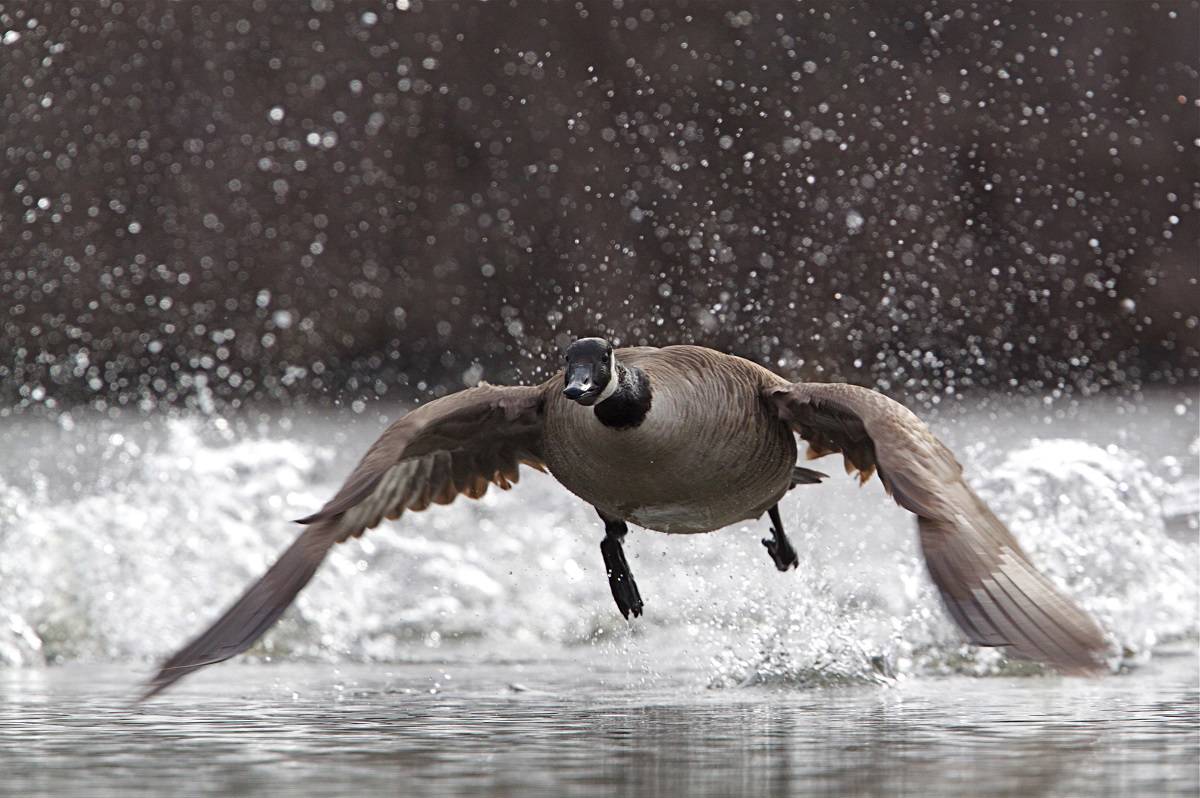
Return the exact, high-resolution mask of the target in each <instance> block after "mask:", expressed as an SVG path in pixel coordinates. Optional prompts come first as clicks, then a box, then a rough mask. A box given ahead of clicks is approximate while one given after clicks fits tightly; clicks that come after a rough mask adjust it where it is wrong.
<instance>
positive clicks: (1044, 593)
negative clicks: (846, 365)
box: [143, 338, 1106, 697]
mask: <svg viewBox="0 0 1200 798" xmlns="http://www.w3.org/2000/svg"><path fill="white" fill-rule="evenodd" d="M796 436H799V437H801V438H803V439H804V441H805V442H806V443H807V445H808V452H807V454H808V457H809V458H813V457H820V456H822V455H826V454H832V453H840V454H841V455H842V456H843V458H844V460H845V463H846V468H847V471H848V472H857V474H858V476H859V478H860V479H861V480H862V481H863V482H865V481H867V480H868V479H869V478H870V477H871V476H872V475H874V474H878V475H879V478H880V480H881V481H882V482H883V486H884V488H885V490H886V491H887V492H888V494H890V495H891V496H892V498H893V499H894V500H895V501H896V502H897V503H898V504H900V505H901V506H902V507H904V508H905V509H907V510H909V511H910V512H912V513H913V514H914V515H915V516H916V517H917V529H918V532H919V538H920V543H921V549H922V551H923V553H924V555H925V561H926V564H927V566H928V570H929V575H930V578H931V579H932V580H933V582H934V584H935V585H936V586H937V587H938V590H939V592H940V594H941V597H942V600H943V604H944V606H945V608H946V610H947V611H948V613H949V615H950V617H951V618H952V619H953V620H954V621H955V623H956V624H957V625H958V626H959V628H960V629H961V630H962V631H963V633H964V634H965V635H966V637H967V638H968V640H970V641H971V642H972V643H975V644H977V645H982V646H999V647H1003V648H1005V649H1006V650H1007V651H1008V652H1010V653H1011V654H1013V655H1015V656H1018V657H1023V658H1027V659H1033V660H1038V661H1041V662H1045V663H1048V664H1050V665H1054V666H1056V667H1059V668H1061V669H1063V670H1066V671H1069V672H1091V671H1096V670H1098V669H1099V668H1100V667H1101V664H1102V657H1103V654H1104V652H1105V648H1106V646H1105V640H1104V635H1103V633H1102V632H1101V630H1100V628H1099V627H1098V626H1097V625H1096V623H1095V621H1093V620H1092V618H1091V617H1090V616H1089V615H1088V614H1087V613H1086V612H1084V611H1083V610H1082V609H1080V608H1079V607H1078V606H1076V605H1075V604H1074V603H1073V602H1072V601H1071V600H1070V599H1069V598H1067V597H1066V596H1065V595H1063V594H1062V593H1061V592H1060V591H1059V589H1058V588H1057V587H1056V586H1055V585H1054V584H1053V583H1052V582H1051V581H1050V580H1049V579H1047V578H1046V577H1045V576H1044V575H1043V574H1042V573H1040V572H1039V571H1038V570H1037V569H1036V568H1035V567H1034V565H1033V563H1032V562H1031V561H1030V559H1029V557H1028V555H1027V554H1025V552H1024V551H1023V550H1022V548H1021V546H1020V545H1019V544H1018V543H1017V541H1016V539H1015V538H1014V537H1013V536H1012V534H1011V533H1010V532H1009V531H1008V529H1007V528H1006V527H1005V526H1004V524H1003V523H1002V522H1001V521H1000V520H999V519H998V518H996V516H995V515H994V514H993V513H992V512H991V510H990V509H988V507H987V505H986V504H984V503H983V501H982V500H980V499H979V497H978V496H976V495H975V493H974V492H973V491H972V490H971V489H970V487H969V486H968V485H967V483H966V482H965V480H964V479H963V474H962V467H961V466H960V465H959V463H958V461H957V460H956V459H955V458H954V455H953V454H952V453H951V452H950V450H949V449H947V448H946V447H945V446H944V445H943V444H942V443H941V441H939V440H938V439H937V438H936V437H935V436H934V435H933V433H932V432H931V431H930V430H929V428H928V427H927V426H926V425H925V424H924V423H923V422H922V421H921V420H920V419H919V418H917V417H916V416H915V415H914V414H913V413H911V412H910V411H909V410H907V409H906V408H905V407H904V406H903V405H901V404H899V403H897V402H895V401H893V400H891V399H889V398H887V397H886V396H884V395H883V394H880V393H878V392H876V391H872V390H869V389H867V388H861V387H858V386H855V385H847V384H841V383H829V384H821V383H803V382H800V383H792V382H789V381H787V380H785V379H784V378H782V377H780V376H778V375H776V374H774V373H773V372H771V371H768V370H767V369H765V368H762V367H761V366H759V365H757V364H755V363H752V362H750V361H748V360H744V359H742V358H739V357H735V356H733V355H728V354H725V353H722V352H718V351H716V350H713V349H707V348H704V347H699V346H669V347H665V348H662V349H656V348H651V347H635V348H628V349H613V347H612V346H611V345H610V344H609V343H608V342H607V341H605V340H603V339H599V338H584V339H580V340H578V341H576V342H575V343H573V344H572V345H571V346H570V347H569V348H568V349H567V351H566V365H565V368H564V370H563V371H562V372H561V373H559V374H556V375H554V376H553V377H551V378H550V379H548V380H546V381H545V382H543V383H541V384H540V385H533V386H513V387H500V386H493V385H486V384H482V385H480V386H478V387H475V388H468V389H467V390H464V391H460V392H458V393H455V394H451V395H449V396H445V397H443V398H440V399H437V400H435V401H432V402H430V403H428V404H426V405H423V406H421V407H418V408H417V409H415V410H413V411H411V412H409V413H407V414H405V415H404V416H402V417H401V418H399V419H398V420H396V421H395V422H394V423H393V424H392V425H391V426H390V427H388V428H387V429H386V430H385V431H384V432H383V434H382V435H381V436H380V437H379V439H378V440H377V441H376V442H375V443H374V444H372V446H371V447H370V448H369V449H368V450H367V452H366V454H365V455H364V456H363V458H362V460H361V461H360V462H359V464H358V466H356V467H355V469H354V470H353V472H351V474H350V475H349V476H348V477H347V479H346V481H345V483H344V484H343V485H342V487H341V489H340V490H339V491H338V492H337V493H336V494H335V495H334V496H333V497H332V498H331V499H330V500H329V501H328V502H326V503H325V505H324V506H323V507H322V508H321V509H320V510H319V511H317V512H316V513H314V514H313V515H311V516H309V517H308V518H305V519H302V520H301V522H300V523H302V524H305V525H306V527H305V530H304V532H303V533H302V534H301V535H300V536H299V537H298V538H297V539H296V541H295V542H294V543H292V545H291V546H290V547H288V549H287V550H285V551H284V552H283V554H282V555H281V556H280V558H279V560H278V561H276V563H275V564H274V565H272V566H271V567H270V568H269V569H268V570H267V572H266V573H265V574H264V575H263V576H262V577H261V578H260V579H259V580H258V581H257V582H255V583H254V584H252V585H251V586H250V587H249V588H248V589H247V590H246V592H245V593H243V594H242V596H241V597H240V598H239V599H238V600H237V601H235V602H234V603H233V605H232V606H230V607H229V609H228V610H226V612H225V613H224V614H223V615H222V616H221V617H219V618H218V619H217V620H216V621H215V622H214V623H213V624H212V625H211V626H210V627H209V628H208V629H207V630H206V631H204V632H203V633H202V634H201V635H199V636H198V637H196V638H195V639H194V640H192V641H191V642H190V643H188V644H187V645H186V646H184V647H183V648H182V649H180V650H179V651H178V652H176V653H175V654H174V655H173V656H172V657H171V658H169V659H168V660H167V661H166V662H165V663H164V664H163V665H162V667H161V668H160V669H159V671H158V672H157V674H156V675H155V676H154V677H153V678H152V679H151V680H150V682H149V684H148V685H147V689H146V691H145V694H144V696H143V697H149V696H151V695H154V694H155V693H158V692H160V691H161V690H163V689H165V688H167V687H169V686H170V685H172V684H174V683H175V682H176V681H178V680H179V679H180V678H182V677H183V676H185V675H187V674H188V673H191V672H193V671H195V670H197V669H199V668H202V667H204V666H206V665H211V664H213V663H216V662H220V661H222V660H225V659H228V658H230V657H232V656H234V655H236V654H238V653H240V652H242V651H245V650H246V649H247V648H249V647H250V646H251V645H253V643H254V641H255V640H257V639H258V638H259V637H260V636H261V635H262V634H263V633H264V632H266V630H267V629H269V628H270V627H271V625H272V624H274V623H275V621H276V620H278V618H279V616H280V615H281V614H282V613H283V612H284V610H286V609H287V607H288V606H289V605H290V604H291V603H292V601H293V600H294V599H295V597H296V595H297V594H298V593H299V592H300V590H302V589H303V588H304V586H305V585H306V584H307V583H308V581H309V580H310V579H311V578H312V576H313V574H314V573H315V572H316V570H317V568H318V567H320V565H321V563H322V562H323V561H324V559H325V556H326V555H327V554H328V552H329V550H330V549H331V548H332V547H333V546H334V545H336V544H338V543H341V542H343V541H345V540H347V539H349V538H352V537H358V536H360V535H362V534H363V533H364V532H365V531H366V530H368V529H371V528H373V527H375V526H378V525H379V524H380V523H381V522H382V521H383V520H384V519H385V518H386V519H397V518H400V517H401V516H402V515H403V514H404V513H405V512H416V511H420V510H424V509H426V508H428V507H429V506H430V505H432V504H447V503H449V502H452V501H454V500H455V499H456V498H457V497H458V496H467V497H468V498H478V497H479V496H482V495H483V494H484V493H485V492H486V491H487V489H488V487H489V485H493V484H494V485H497V486H499V487H501V488H509V487H511V486H512V485H513V484H514V483H515V482H517V480H518V479H519V476H520V468H521V466H527V467H532V468H536V469H538V470H543V471H549V472H550V473H551V474H552V475H553V476H554V477H555V478H556V479H557V480H558V481H559V482H560V483H562V485H563V486H564V487H565V488H566V489H567V490H569V491H570V492H572V493H574V494H575V495H576V496H578V497H579V498H581V499H583V500H584V501H586V502H588V503H589V504H591V505H592V506H593V507H595V509H596V511H597V513H598V514H599V516H600V518H601V520H602V521H603V523H604V530H605V536H604V539H603V540H602V541H601V543H600V550H601V554H602V555H603V558H604V566H605V572H606V574H607V576H608V580H609V587H610V589H611V590H612V594H613V598H614V600H615V601H616V603H617V607H618V609H619V610H620V611H621V613H622V614H623V615H625V616H626V618H628V617H629V616H630V615H631V614H632V615H633V616H638V615H640V614H641V612H642V609H643V602H642V599H641V595H640V593H639V591H638V588H637V585H636V583H635V582H634V580H633V575H632V573H631V572H630V569H629V565H628V562H627V561H626V559H625V555H624V550H623V540H624V538H625V535H626V532H627V530H628V524H630V523H632V524H635V525H638V526H642V527H645V528H647V529H652V530H657V531H661V532H668V533H697V532H708V531H712V530H715V529H719V528H722V527H725V526H729V525H732V524H736V523H738V522H740V521H745V520H747V519H754V518H758V517H760V516H761V515H763V513H764V512H765V513H767V514H768V515H769V516H770V520H771V524H772V526H771V528H770V533H771V537H770V538H768V539H764V540H763V544H764V545H765V546H766V548H767V551H768V553H769V554H770V557H771V559H772V560H773V561H774V563H775V566H776V568H778V569H779V570H780V571H786V570H788V569H789V568H792V567H795V565H796V564H797V562H798V558H797V555H796V552H795V550H794V549H793V548H792V545H791V543H790V542H789V540H788V538H787V535H786V534H785V533H784V529H783V523H782V521H781V517H780V514H779V509H778V505H779V502H780V500H781V499H782V498H783V497H784V495H785V494H787V492H788V491H789V490H790V489H791V488H792V487H795V486H796V485H798V484H805V483H816V482H820V481H821V479H822V478H823V477H824V476H825V475H824V474H820V473H819V472H814V471H811V470H808V469H804V468H799V467H797V466H796V464H795V463H796V455H797V445H796Z"/></svg>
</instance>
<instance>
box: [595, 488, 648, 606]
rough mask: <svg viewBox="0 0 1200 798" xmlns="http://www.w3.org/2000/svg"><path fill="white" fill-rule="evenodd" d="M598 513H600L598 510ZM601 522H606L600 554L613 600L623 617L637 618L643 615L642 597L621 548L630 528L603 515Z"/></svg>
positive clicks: (622, 522)
mask: <svg viewBox="0 0 1200 798" xmlns="http://www.w3.org/2000/svg"><path fill="white" fill-rule="evenodd" d="M597 512H598V513H599V511H598V510H597ZM600 520H602V521H604V540H602V541H600V553H601V554H603V555H604V570H605V571H607V572H608V586H609V588H611V589H612V595H613V599H614V600H615V601H616V602H617V609H619V610H620V611H621V615H623V616H625V618H626V619H628V618H629V613H631V612H632V613H633V617H635V618H636V617H638V616H640V615H641V614H642V596H641V594H640V593H638V589H637V583H636V582H634V581H633V574H631V573H630V572H629V563H628V562H626V561H625V549H624V548H623V547H622V546H621V541H623V540H624V539H625V533H626V532H628V531H629V527H627V526H626V525H625V522H624V521H620V520H617V519H613V518H605V516H604V514H603V513H600Z"/></svg>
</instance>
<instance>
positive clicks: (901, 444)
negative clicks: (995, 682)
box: [765, 383, 1106, 672]
mask: <svg viewBox="0 0 1200 798" xmlns="http://www.w3.org/2000/svg"><path fill="white" fill-rule="evenodd" d="M765 395H766V397H767V398H768V400H769V401H770V402H771V403H772V404H773V406H774V407H775V409H776V412H777V413H778V415H779V417H780V418H781V419H783V420H784V421H785V422H787V423H788V424H789V425H791V427H792V429H793V430H795V431H796V433H797V434H799V435H800V436H801V437H803V438H804V439H805V440H806V441H807V442H808V444H809V450H810V451H809V454H810V455H812V454H814V453H815V454H816V455H818V456H820V455H824V454H832V453H835V452H841V453H842V455H843V457H844V458H845V460H846V463H847V470H848V471H850V470H854V471H857V472H858V474H859V478H860V479H861V480H862V481H863V482H865V481H867V480H868V479H870V477H871V475H872V473H878V475H879V478H880V481H881V482H882V483H883V486H884V488H885V490H887V492H888V494H889V495H890V496H891V497H892V498H893V499H894V500H895V501H896V503H897V504H899V505H900V506H901V507H903V508H905V509H906V510H908V511H910V512H912V513H914V514H915V515H916V516H917V527H918V529H919V531H920V540H921V549H922V551H923V552H924V554H925V562H926V565H927V567H928V569H929V575H930V577H931V578H932V579H933V582H934V584H935V585H937V587H938V591H939V592H940V593H941V596H942V600H943V603H944V604H945V606H946V609H947V611H948V612H949V614H950V617H951V618H953V619H954V621H955V623H956V624H958V626H959V628H960V629H962V630H963V632H964V633H965V634H966V635H967V638H968V639H969V640H970V641H971V642H973V643H976V644H978V645H982V646H1006V647H1008V648H1009V649H1010V650H1011V653H1013V654H1015V655H1017V656H1020V657H1026V658H1029V659H1035V660H1039V661H1042V662H1047V663H1049V664H1052V665H1055V666H1057V667H1059V668H1062V669H1063V670H1066V671H1075V672H1086V671H1094V670H1097V669H1099V668H1100V666H1101V657H1102V655H1103V653H1104V651H1105V648H1106V646H1105V641H1104V634H1103V632H1102V631H1101V630H1100V628H1099V627H1098V626H1097V625H1096V622H1095V621H1094V620H1092V618H1091V616H1089V615H1088V614H1087V613H1086V612H1084V611H1083V610H1082V609H1080V608H1079V607H1078V606H1077V605H1076V604H1075V603H1074V602H1072V601H1071V600H1070V599H1068V598H1067V597H1066V596H1065V595H1063V594H1062V592H1061V591H1060V590H1059V589H1058V588H1057V587H1055V585H1054V584H1053V583H1052V582H1051V581H1050V580H1049V579H1048V578H1047V577H1046V576H1045V575H1043V574H1042V573H1040V572H1039V571H1038V570H1037V569H1036V568H1035V567H1034V566H1033V563H1032V562H1031V561H1030V559H1029V556H1028V555H1027V554H1026V553H1025V552H1024V551H1023V550H1022V549H1021V546H1020V544H1018V543H1017V540H1016V538H1014V537H1013V535H1012V533H1011V532H1009V530H1008V529H1007V527H1005V526H1004V524H1003V523H1002V522H1001V521H1000V520H999V519H998V518H996V516H995V514H993V513H992V511H991V510H990V509H989V508H988V507H987V505H986V504H984V503H983V501H982V500H981V499H980V498H979V497H978V496H976V495H975V493H974V492H973V491H972V490H971V488H970V487H969V486H968V485H967V483H966V482H965V481H964V479H963V473H962V466H961V465H960V464H959V462H958V460H957V459H955V457H954V454H953V453H952V452H951V451H950V450H949V449H948V448H946V446H945V445H944V444H943V443H942V442H941V441H939V440H938V439H937V438H936V437H935V436H934V435H933V433H932V432H930V430H929V428H928V427H927V426H926V425H925V424H924V423H923V422H922V421H921V420H920V419H919V418H917V416H916V415H914V414H913V413H912V412H910V411H909V410H908V409H907V408H905V407H904V406H903V405H901V404H899V403H897V402H894V401H892V400H891V399H888V398H887V397H886V396H884V395H883V394H881V393H878V392H876V391H872V390H869V389H867V388H860V387H858V386H856V385H845V384H814V383H795V384H792V385H775V386H771V387H768V388H767V389H766V390H765Z"/></svg>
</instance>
